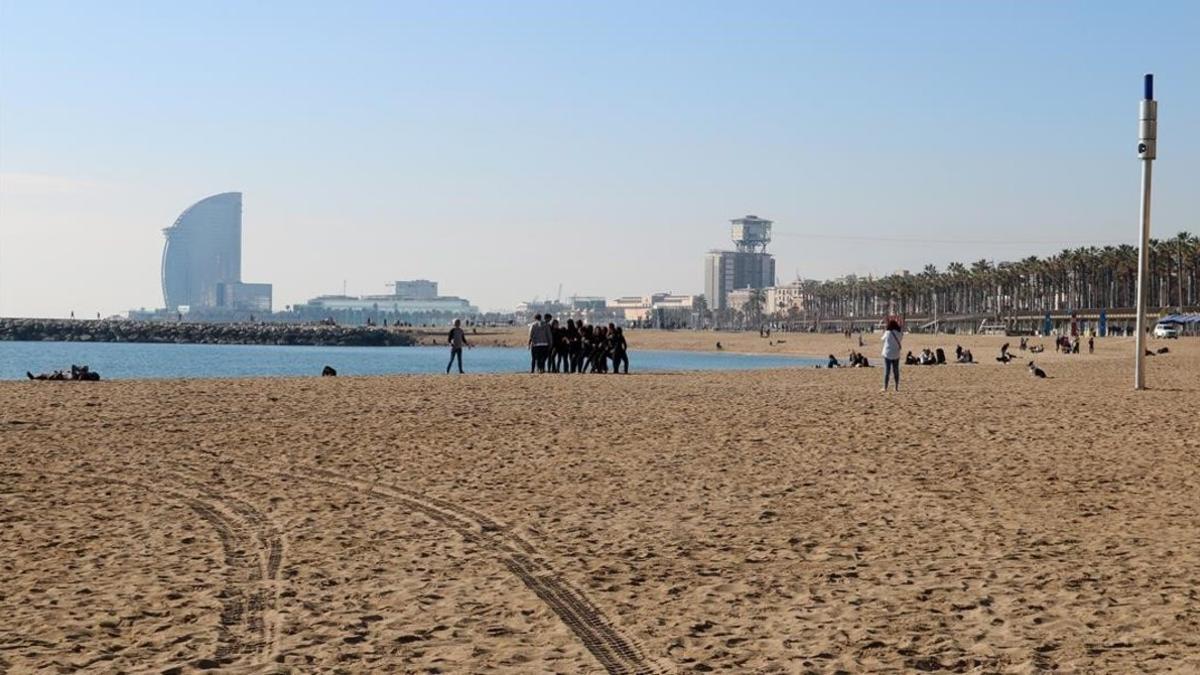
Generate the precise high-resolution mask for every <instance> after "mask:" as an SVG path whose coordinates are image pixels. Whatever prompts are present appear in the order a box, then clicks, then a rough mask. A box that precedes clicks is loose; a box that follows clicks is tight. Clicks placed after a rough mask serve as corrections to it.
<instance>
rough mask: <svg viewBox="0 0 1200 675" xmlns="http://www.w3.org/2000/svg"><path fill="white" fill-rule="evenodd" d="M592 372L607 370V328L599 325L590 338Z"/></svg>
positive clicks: (604, 371) (605, 371)
mask: <svg viewBox="0 0 1200 675" xmlns="http://www.w3.org/2000/svg"><path fill="white" fill-rule="evenodd" d="M592 372H593V373H607V372H608V329H607V328H605V327H604V326H600V327H599V328H597V329H596V334H595V336H594V339H593V340H592Z"/></svg>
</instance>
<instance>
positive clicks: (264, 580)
mask: <svg viewBox="0 0 1200 675" xmlns="http://www.w3.org/2000/svg"><path fill="white" fill-rule="evenodd" d="M165 475H167V476H168V477H169V478H170V479H171V480H173V481H175V482H176V483H178V484H180V485H183V486H185V487H187V488H188V489H190V490H194V491H195V492H197V493H199V495H200V497H201V498H203V499H205V500H208V501H210V502H213V503H219V504H221V505H222V506H223V507H224V510H226V511H228V512H229V513H231V514H233V515H235V516H236V517H237V518H238V519H240V520H241V523H242V528H241V529H242V530H250V531H251V532H252V535H253V537H254V538H255V539H257V541H258V544H257V546H254V548H255V550H256V552H257V558H258V567H259V573H258V575H256V577H255V578H253V579H252V580H251V582H252V583H253V584H254V585H256V586H257V588H256V589H254V590H251V591H249V592H247V593H246V599H245V604H246V609H247V613H246V622H247V624H248V625H249V628H250V631H251V633H252V634H254V635H257V636H259V640H258V642H259V643H260V644H259V645H258V646H257V648H256V649H255V650H253V651H254V652H255V653H257V654H259V655H261V656H262V657H263V658H264V659H265V658H268V657H271V656H274V655H275V654H278V653H279V639H280V634H279V626H278V625H276V622H275V621H274V620H273V616H272V613H273V611H274V610H275V608H276V607H277V606H278V604H279V585H278V584H277V583H276V582H278V581H279V571H280V569H281V568H282V567H283V560H284V550H285V541H284V537H283V535H282V534H281V533H280V531H279V528H278V527H277V526H276V525H275V523H274V522H273V521H272V520H271V519H270V518H268V517H267V516H265V515H263V513H262V511H260V510H259V509H258V508H257V507H255V506H254V505H253V504H251V503H250V502H248V501H246V500H244V499H241V498H239V497H236V496H234V495H232V494H217V493H216V492H213V491H212V490H211V489H210V487H209V484H208V483H205V482H204V481H202V480H199V479H197V478H195V477H192V476H189V475H187V474H184V473H181V472H178V471H165Z"/></svg>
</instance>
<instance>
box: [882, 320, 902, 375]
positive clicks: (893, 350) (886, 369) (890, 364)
mask: <svg viewBox="0 0 1200 675" xmlns="http://www.w3.org/2000/svg"><path fill="white" fill-rule="evenodd" d="M903 339H904V334H903V333H902V332H901V330H900V323H899V322H898V321H896V320H895V319H889V320H888V323H887V330H886V331H884V333H883V391H887V388H888V376H889V375H891V374H892V373H895V374H896V391H900V343H901V341H902V340H903Z"/></svg>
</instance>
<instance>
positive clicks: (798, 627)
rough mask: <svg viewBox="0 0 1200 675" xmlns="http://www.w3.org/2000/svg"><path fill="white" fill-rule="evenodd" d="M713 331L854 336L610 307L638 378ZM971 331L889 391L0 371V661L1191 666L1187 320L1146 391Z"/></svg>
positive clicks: (67, 664) (1196, 463)
mask: <svg viewBox="0 0 1200 675" xmlns="http://www.w3.org/2000/svg"><path fill="white" fill-rule="evenodd" d="M779 337H782V338H783V339H784V340H785V342H784V344H783V345H778V344H777V343H776V344H773V345H772V344H768V342H775V338H779ZM497 339H517V338H515V337H511V338H505V337H504V336H498V337H497ZM716 339H720V340H721V342H722V343H723V344H724V345H725V346H726V347H727V348H729V349H731V350H740V351H755V352H764V353H772V352H776V351H779V352H786V353H796V354H826V353H829V352H830V351H834V352H835V353H837V355H838V356H839V358H841V357H844V355H845V352H846V351H847V350H848V349H849V348H850V346H851V345H852V344H853V343H852V342H850V341H847V340H845V339H844V338H842V337H840V336H792V335H787V336H785V335H777V336H774V337H773V338H772V340H770V341H768V340H761V339H760V338H758V337H757V335H753V334H751V335H732V334H720V335H714V334H712V333H700V334H695V333H689V332H678V333H649V332H635V333H632V334H631V335H630V342H631V346H632V348H633V350H634V351H633V352H632V354H631V357H632V361H633V367H634V369H635V370H636V368H637V349H645V348H651V347H653V348H671V347H675V348H711V346H712V344H713V343H715V340H716ZM868 340H869V342H868V347H867V348H866V349H865V350H864V351H865V352H866V353H867V354H868V356H870V357H872V358H874V357H875V356H876V355H877V354H878V346H877V342H875V341H874V339H872V338H870V336H868ZM1001 341H1002V340H1001V339H999V338H985V337H976V338H963V339H961V340H960V342H962V343H963V344H964V345H966V346H970V348H971V349H972V350H973V351H974V352H975V354H976V356H977V357H980V358H985V359H987V362H985V363H983V364H981V365H977V366H957V365H955V366H942V367H925V368H918V367H910V368H905V369H904V370H903V384H904V387H903V388H904V390H903V392H902V393H900V394H894V393H889V394H882V393H880V392H879V387H880V379H881V377H882V373H881V371H880V369H878V368H875V369H871V370H838V371H828V370H815V369H798V370H780V371H761V372H748V373H747V372H739V373H707V374H701V373H692V374H657V375H638V374H635V375H631V376H627V377H626V376H613V375H608V376H601V375H588V376H575V377H568V376H552V375H547V376H528V375H477V376H466V377H458V376H444V375H443V376H428V377H426V376H418V377H364V378H345V377H339V378H316V377H314V378H295V379H276V380H225V381H221V380H196V381H182V382H181V381H158V382H138V381H124V382H100V383H52V382H38V383H30V382H4V383H0V578H2V579H3V583H2V584H0V671H5V670H7V671H8V672H12V673H23V672H31V671H43V672H69V671H73V670H75V669H78V668H86V669H88V670H93V671H99V672H111V671H138V672H192V671H195V670H204V669H222V670H223V671H224V672H288V671H295V672H313V671H328V672H347V673H358V672H368V671H390V672H444V673H465V672H471V673H476V672H508V673H530V672H559V673H578V672H606V671H607V672H647V673H650V672H662V673H665V672H691V671H706V670H726V671H731V672H787V673H794V672H838V671H843V672H911V671H913V670H927V671H935V670H939V669H943V670H948V671H955V672H1041V671H1045V670H1054V669H1057V670H1059V671H1065V672H1105V673H1109V672H1116V673H1124V672H1133V671H1145V672H1154V671H1158V672H1166V671H1172V672H1195V671H1200V514H1198V513H1197V505H1198V504H1200V468H1198V467H1200V418H1198V417H1197V411H1198V410H1200V377H1197V375H1198V374H1200V341H1196V340H1187V339H1185V340H1179V341H1170V342H1156V343H1155V346H1156V347H1157V346H1159V345H1161V344H1167V345H1168V346H1169V347H1170V349H1171V353H1170V354H1167V355H1163V356H1157V357H1154V358H1152V359H1150V363H1149V379H1150V382H1151V383H1152V385H1153V386H1154V389H1153V390H1151V391H1146V392H1134V391H1132V390H1131V387H1130V385H1131V375H1130V367H1129V363H1128V360H1129V359H1128V358H1127V357H1128V355H1129V352H1130V351H1131V347H1130V342H1129V341H1128V340H1124V339H1106V340H1101V341H1099V345H1098V351H1097V354H1095V355H1092V356H1088V355H1086V354H1085V355H1077V356H1076V355H1072V356H1064V355H1055V354H1053V353H1052V352H1051V353H1050V354H1046V355H1043V356H1041V357H1039V358H1038V362H1039V363H1040V364H1041V365H1042V366H1043V367H1044V368H1045V369H1046V371H1047V372H1048V373H1049V374H1050V376H1051V379H1049V380H1044V381H1041V380H1034V379H1032V378H1031V377H1030V376H1029V375H1028V374H1027V372H1026V370H1025V367H1024V363H1025V362H1024V361H1019V362H1018V363H1017V364H1013V365H1008V366H1004V365H1000V364H997V363H995V362H992V361H991V358H992V357H993V356H994V351H995V349H996V347H997V345H998V344H999V343H1000V342H1001ZM954 344H955V339H954V338H953V337H948V336H941V337H933V336H930V337H922V336H910V338H909V339H908V344H906V345H905V346H906V348H909V347H912V348H916V349H919V348H920V347H921V346H925V345H940V346H943V347H944V348H946V349H947V350H952V349H953V347H954ZM1014 344H1015V341H1014ZM467 359H468V364H469V359H470V353H469V352H468V354H467Z"/></svg>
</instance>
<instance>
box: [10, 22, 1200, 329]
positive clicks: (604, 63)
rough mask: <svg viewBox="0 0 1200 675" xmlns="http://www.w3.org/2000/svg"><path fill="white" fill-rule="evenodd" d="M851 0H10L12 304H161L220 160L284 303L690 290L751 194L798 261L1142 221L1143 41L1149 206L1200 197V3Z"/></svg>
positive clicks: (931, 255)
mask: <svg viewBox="0 0 1200 675" xmlns="http://www.w3.org/2000/svg"><path fill="white" fill-rule="evenodd" d="M856 7H857V8H858V9H860V10H863V11H855V10H854V8H847V7H845V6H839V7H837V8H832V7H822V6H804V5H795V4H790V3H789V4H784V3H763V4H761V5H756V6H754V7H751V8H732V7H721V6H714V5H689V4H670V3H668V4H663V5H658V6H655V7H653V8H645V7H642V6H639V5H636V4H633V3H627V4H622V3H616V4H607V5H604V6H603V7H599V6H597V7H592V8H587V7H560V6H556V5H553V4H549V3H526V4H521V5H518V6H514V7H509V8H505V9H498V8H494V7H491V6H490V5H487V4H484V3H478V4H470V3H468V4H466V5H462V6H460V7H458V8H456V9H455V10H454V11H449V10H441V11H439V10H438V9H437V8H433V7H428V6H421V5H416V4H394V5H391V4H389V5H378V4H370V3H364V4H360V5H354V6H351V7H350V8H349V9H341V10H339V9H336V8H331V7H328V6H324V5H319V4H315V3H314V4H309V3H293V4H288V5H286V6H282V5H275V6H271V5H263V6H258V7H244V6H242V5H240V4H237V3H216V4H215V5H213V6H211V7H208V6H206V7H204V8H188V7H182V6H180V7H175V6H163V7H144V6H139V5H135V4H132V3H116V4H114V5H105V6H104V7H99V6H86V5H80V6H76V5H57V4H54V3H47V4H41V3H36V4H35V3H15V2H10V1H5V2H0V18H2V19H3V20H0V43H2V44H3V45H4V48H3V49H2V50H0V314H2V315H42V316H65V315H67V313H68V312H69V311H72V310H73V311H76V312H78V313H79V314H80V315H81V316H88V315H94V313H95V312H96V311H99V312H102V313H103V314H104V315H109V314H115V313H121V312H124V311H125V310H128V309H131V308H136V307H141V306H144V307H148V308H149V307H155V306H158V305H159V304H161V288H160V284H159V274H158V264H159V262H160V254H161V245H162V239H161V234H159V232H160V230H162V228H164V227H167V226H168V225H169V224H170V223H171V222H172V220H173V219H174V218H175V217H176V216H177V215H178V213H179V211H180V210H181V208H182V206H183V205H186V204H190V203H192V202H194V201H195V200H196V199H197V198H199V197H200V196H202V195H206V194H215V193H220V192H226V191H229V190H238V191H241V192H245V193H248V194H251V195H253V198H252V199H251V201H250V203H249V206H248V208H249V211H247V217H248V218H249V222H253V223H254V227H252V228H249V229H248V230H247V231H246V232H245V235H244V238H245V241H244V244H245V251H246V255H245V257H244V260H243V265H242V268H243V269H242V273H243V275H244V276H245V278H251V279H264V280H269V281H271V282H273V283H274V284H275V300H274V305H275V307H276V308H280V309H281V308H283V307H285V306H286V305H291V304H295V303H298V302H303V301H304V300H305V299H307V298H311V297H316V296H318V295H322V294H327V293H336V292H341V290H342V288H343V281H345V283H346V286H347V290H348V291H349V292H350V293H351V294H361V293H369V292H373V291H374V289H377V288H379V287H381V286H382V285H383V284H384V283H385V282H387V281H390V280H393V279H395V278H428V279H438V280H440V282H441V283H442V284H443V286H444V288H445V290H446V292H447V293H449V294H452V295H459V296H463V297H468V298H471V300H472V303H473V304H476V305H478V306H479V307H480V308H481V309H483V310H485V311H486V310H494V309H511V308H512V307H514V306H515V305H516V304H517V303H519V302H521V301H523V300H528V299H531V298H532V297H535V296H540V297H547V296H549V295H551V294H553V293H555V292H556V289H557V288H558V286H559V285H560V284H561V285H562V286H563V295H564V297H565V296H569V295H572V294H580V295H605V296H608V297H616V296H622V295H636V294H644V293H649V292H652V291H671V292H673V293H699V292H701V291H702V289H703V285H704V279H703V275H702V274H701V271H700V269H699V265H698V263H697V260H698V257H699V256H700V255H702V254H703V252H704V251H707V250H710V249H713V248H717V247H722V246H725V245H726V241H727V222H728V220H729V219H730V218H735V217H738V216H739V215H741V214H748V213H759V214H763V215H764V216H765V217H769V218H771V219H772V220H774V221H775V232H774V241H773V243H772V253H773V254H774V255H775V259H776V261H777V272H776V276H777V277H778V278H779V279H780V280H781V281H787V280H790V279H791V278H793V277H794V276H795V275H796V273H797V272H799V274H800V275H801V276H803V277H806V278H817V279H825V278H832V277H837V276H842V275H846V274H857V275H860V276H865V275H868V274H873V275H876V276H881V275H885V274H888V273H891V272H894V271H896V270H899V269H912V270H919V269H921V268H923V266H924V265H925V264H928V263H933V264H936V265H938V266H939V267H944V266H945V265H946V264H947V263H949V262H951V261H959V262H971V261H974V260H978V259H980V258H987V259H993V260H1011V259H1015V258H1020V257H1025V256H1028V255H1048V254H1053V253H1056V252H1058V251H1060V250H1062V249H1063V248H1068V247H1072V248H1073V247H1076V246H1085V245H1089V244H1104V243H1113V244H1118V243H1134V242H1135V239H1136V235H1137V232H1136V218H1137V197H1138V190H1137V172H1138V162H1137V160H1136V154H1135V152H1134V143H1135V141H1136V103H1137V99H1138V98H1139V96H1140V89H1139V87H1140V76H1141V74H1142V73H1143V72H1155V73H1156V74H1157V75H1158V81H1159V92H1158V98H1159V100H1160V104H1161V109H1160V146H1159V159H1158V160H1157V166H1156V182H1155V216H1154V223H1155V226H1154V232H1155V236H1158V237H1164V238H1165V237H1169V236H1172V235H1173V234H1174V233H1175V232H1178V231H1181V230H1190V231H1196V230H1200V223H1197V222H1196V214H1197V212H1198V207H1200V196H1197V195H1196V194H1195V192H1194V190H1192V189H1191V188H1190V186H1191V184H1192V183H1193V182H1194V180H1193V177H1194V176H1195V175H1197V173H1198V171H1200V130H1197V129H1196V128H1195V126H1194V125H1189V124H1188V123H1187V120H1190V119H1195V118H1197V117H1198V116H1200V86H1197V85H1200V75H1197V73H1198V72H1200V69H1198V68H1197V66H1200V51H1198V50H1200V48H1197V47H1196V46H1195V44H1194V39H1193V37H1194V36H1192V34H1191V33H1192V32H1193V31H1192V30H1191V29H1190V27H1192V26H1195V25H1197V23H1198V21H1200V10H1197V9H1196V8H1195V7H1194V6H1192V5H1190V4H1187V3H1160V4H1156V5H1155V7H1154V11H1152V12H1140V11H1137V10H1136V9H1135V8H1132V7H1127V6H1122V5H1116V4H1107V3H1091V4H1086V5H1085V4H1082V3H1061V4H1056V5H1048V6H1028V7H1011V6H1008V5H1000V4H973V5H970V6H945V5H932V4H919V5H905V6H903V7H899V6H890V5H883V4H863V5H857V6H856ZM64 8H67V9H69V11H67V9H64ZM1135 28H1136V29H1137V31H1139V32H1142V33H1144V34H1147V35H1149V36H1152V37H1151V38H1148V39H1147V40H1146V44H1144V45H1141V46H1140V47H1139V48H1138V49H1136V50H1135V49H1132V48H1131V47H1130V46H1129V35H1130V31H1131V30H1133V29H1135ZM155 55H164V56H163V57H162V58H153V57H154V56H155ZM213 102H220V103H221V104H220V105H212V103H213Z"/></svg>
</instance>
